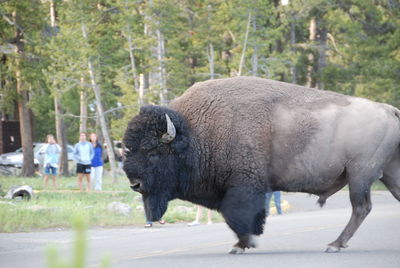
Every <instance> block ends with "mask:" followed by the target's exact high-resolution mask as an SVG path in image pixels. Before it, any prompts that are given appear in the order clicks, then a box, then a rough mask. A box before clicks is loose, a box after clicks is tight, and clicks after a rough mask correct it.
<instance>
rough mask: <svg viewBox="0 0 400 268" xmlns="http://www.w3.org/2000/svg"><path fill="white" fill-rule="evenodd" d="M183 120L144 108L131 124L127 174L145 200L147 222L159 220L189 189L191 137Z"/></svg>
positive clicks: (165, 110) (127, 139)
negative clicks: (173, 200)
mask: <svg viewBox="0 0 400 268" xmlns="http://www.w3.org/2000/svg"><path fill="white" fill-rule="evenodd" d="M188 131H189V130H188V127H187V125H186V123H185V120H184V119H183V117H182V116H181V115H180V114H179V113H178V112H176V111H173V110H170V109H168V108H165V107H160V106H145V107H143V108H142V109H141V110H140V113H139V114H138V115H137V116H135V117H134V118H133V119H132V120H131V121H130V122H129V124H128V128H127V130H126V132H125V135H124V139H123V143H124V146H125V160H124V171H125V173H126V174H127V176H128V178H129V181H130V183H131V188H132V190H134V191H136V192H139V193H141V194H142V196H143V203H144V208H145V212H146V217H147V219H148V220H152V221H157V220H160V219H161V217H162V216H163V214H164V213H165V211H166V210H167V207H168V201H170V200H172V199H175V198H177V197H179V196H180V194H181V193H182V191H183V190H184V188H187V185H188V180H189V177H190V174H189V173H191V165H192V164H193V161H192V160H193V159H192V157H189V155H190V153H189V151H190V149H189V147H190V145H189V133H188Z"/></svg>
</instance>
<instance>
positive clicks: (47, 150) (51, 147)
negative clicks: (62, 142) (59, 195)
mask: <svg viewBox="0 0 400 268" xmlns="http://www.w3.org/2000/svg"><path fill="white" fill-rule="evenodd" d="M46 141H47V144H46V145H45V146H44V148H43V153H44V163H43V165H44V174H45V175H44V188H45V189H47V183H48V180H49V176H50V177H51V178H52V180H53V190H56V189H57V183H56V178H57V168H58V164H59V161H60V153H61V147H60V146H59V145H58V144H57V142H56V140H55V138H54V136H53V135H47V138H46Z"/></svg>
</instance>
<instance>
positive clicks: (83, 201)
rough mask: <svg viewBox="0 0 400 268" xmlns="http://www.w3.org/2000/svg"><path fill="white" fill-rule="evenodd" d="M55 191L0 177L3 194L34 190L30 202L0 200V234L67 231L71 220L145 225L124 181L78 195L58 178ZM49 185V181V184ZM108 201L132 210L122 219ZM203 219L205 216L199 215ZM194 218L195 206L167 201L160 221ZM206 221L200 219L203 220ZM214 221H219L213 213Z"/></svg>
mask: <svg viewBox="0 0 400 268" xmlns="http://www.w3.org/2000/svg"><path fill="white" fill-rule="evenodd" d="M57 182H58V189H59V190H58V191H44V190H43V183H42V179H41V178H18V177H0V184H1V186H2V189H3V191H6V190H8V189H9V188H10V187H11V186H13V185H23V184H28V185H30V186H32V187H33V188H34V190H35V195H34V197H33V199H32V200H30V201H16V200H8V199H0V232H28V231H33V230H38V229H48V228H71V218H73V217H76V216H79V217H82V218H83V219H85V221H86V222H87V223H88V225H89V227H95V226H100V227H110V226H126V225H142V224H143V223H144V222H145V217H144V211H143V204H142V201H141V198H140V195H139V194H137V193H134V192H133V191H131V190H130V189H129V185H128V182H127V180H126V179H125V178H120V179H119V180H118V182H117V183H116V184H112V183H111V178H109V177H105V178H104V185H103V191H102V192H90V193H86V192H78V191H76V190H77V186H76V178H74V177H72V178H58V181H57ZM49 185H51V184H50V182H49ZM111 202H121V203H125V204H128V205H129V206H131V207H132V211H131V214H130V215H129V216H124V215H121V214H118V213H116V212H114V211H110V210H109V209H108V205H109V204H110V203H111ZM203 214H204V215H203V216H204V217H205V214H206V213H203ZM195 216H196V207H195V205H193V204H191V203H189V202H184V201H180V200H174V201H171V202H170V205H169V207H168V211H167V213H166V214H165V216H164V219H165V220H166V221H167V222H168V223H174V222H189V221H192V220H193V219H194V218H195ZM205 220H206V219H204V221H205ZM213 220H214V221H215V222H218V221H221V220H222V218H221V216H220V215H218V214H217V213H215V212H214V213H213Z"/></svg>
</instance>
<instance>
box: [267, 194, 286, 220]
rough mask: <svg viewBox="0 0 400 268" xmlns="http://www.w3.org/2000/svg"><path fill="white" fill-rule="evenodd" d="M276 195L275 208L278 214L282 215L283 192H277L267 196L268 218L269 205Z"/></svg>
mask: <svg viewBox="0 0 400 268" xmlns="http://www.w3.org/2000/svg"><path fill="white" fill-rule="evenodd" d="M272 195H274V202H275V207H276V212H277V213H278V214H279V215H282V208H281V192H280V191H276V192H269V193H266V194H265V212H266V216H267V217H268V216H269V203H270V202H271V197H272Z"/></svg>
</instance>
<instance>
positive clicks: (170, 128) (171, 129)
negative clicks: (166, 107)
mask: <svg viewBox="0 0 400 268" xmlns="http://www.w3.org/2000/svg"><path fill="white" fill-rule="evenodd" d="M165 119H166V121H167V132H166V133H164V134H163V135H162V137H161V142H163V143H171V142H172V141H173V140H174V139H175V136H176V129H175V126H174V123H172V121H171V118H169V116H168V114H165Z"/></svg>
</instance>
